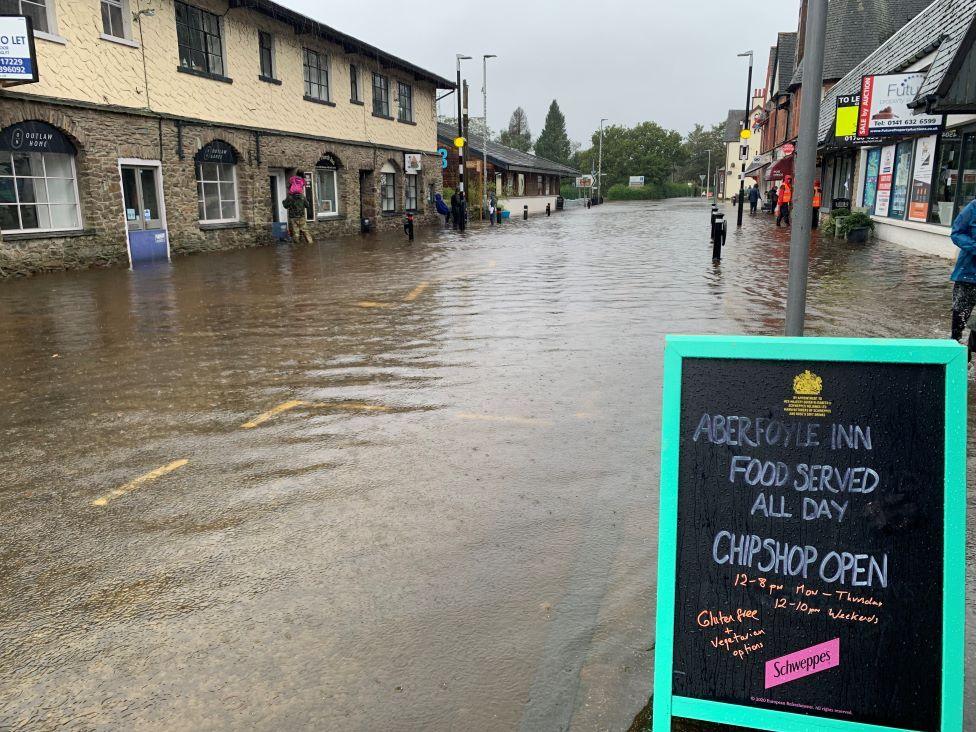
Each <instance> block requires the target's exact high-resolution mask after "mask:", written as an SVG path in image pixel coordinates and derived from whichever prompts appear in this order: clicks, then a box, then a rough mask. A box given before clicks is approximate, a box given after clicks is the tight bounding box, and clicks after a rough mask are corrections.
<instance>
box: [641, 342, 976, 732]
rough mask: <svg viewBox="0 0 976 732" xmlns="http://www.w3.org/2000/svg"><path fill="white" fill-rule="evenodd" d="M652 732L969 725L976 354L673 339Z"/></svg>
mask: <svg viewBox="0 0 976 732" xmlns="http://www.w3.org/2000/svg"><path fill="white" fill-rule="evenodd" d="M663 414H664V432H663V450H662V472H661V529H660V558H659V569H658V617H657V638H656V657H655V678H654V729H655V730H660V731H662V732H665V731H667V730H670V729H671V719H672V717H684V718H691V719H700V720H708V721H712V722H718V723H726V724H735V725H741V726H744V727H750V728H755V729H766V730H786V731H792V732H799V731H800V730H810V729H817V730H836V731H837V732H845V731H851V732H853V731H860V732H868V731H871V730H874V731H880V730H889V731H891V730H923V731H925V732H942V731H945V730H953V731H957V730H961V729H962V690H963V637H964V629H963V625H964V612H965V602H964V592H965V559H964V557H965V510H966V507H965V498H966V476H965V469H966V465H965V448H966V437H965V432H966V349H965V348H963V347H962V346H960V345H959V344H958V343H955V342H952V341H936V340H910V341H898V340H866V339H835V338H829V339H826V338H750V337H693V336H669V337H668V340H667V347H666V351H665V395H664V412H663Z"/></svg>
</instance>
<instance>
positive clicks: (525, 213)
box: [522, 204, 529, 221]
mask: <svg viewBox="0 0 976 732" xmlns="http://www.w3.org/2000/svg"><path fill="white" fill-rule="evenodd" d="M528 220H529V206H528V204H526V205H525V206H522V221H528Z"/></svg>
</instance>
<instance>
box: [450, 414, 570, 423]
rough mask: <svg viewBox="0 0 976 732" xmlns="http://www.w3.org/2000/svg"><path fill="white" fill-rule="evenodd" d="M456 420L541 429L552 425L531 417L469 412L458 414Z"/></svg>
mask: <svg viewBox="0 0 976 732" xmlns="http://www.w3.org/2000/svg"><path fill="white" fill-rule="evenodd" d="M457 416H458V419H473V420H477V421H479V422H509V423H511V424H531V425H538V426H541V427H547V426H551V425H552V421H551V420H548V419H535V418H533V417H503V416H498V415H494V414H472V413H470V412H458V414H457Z"/></svg>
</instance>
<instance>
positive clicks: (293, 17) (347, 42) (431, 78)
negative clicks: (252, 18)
mask: <svg viewBox="0 0 976 732" xmlns="http://www.w3.org/2000/svg"><path fill="white" fill-rule="evenodd" d="M228 5H229V7H230V8H245V9H247V10H254V11H256V12H258V13H261V14H262V15H266V16H267V17H269V18H274V19H275V20H278V21H280V22H282V23H287V24H288V25H290V26H291V27H292V28H293V29H294V30H295V33H296V34H300V33H308V34H309V35H313V36H318V37H319V38H324V39H326V40H327V41H331V42H332V43H335V44H338V45H340V46H342V48H343V50H345V52H346V53H358V54H361V55H363V56H366V57H367V58H371V59H375V60H377V61H379V62H380V63H381V64H383V66H384V67H390V68H395V69H400V70H401V71H404V72H406V73H408V74H412V75H413V77H414V78H415V79H417V80H418V81H427V82H430V83H432V84H435V85H436V86H437V88H438V89H454V88H455V87H457V84H456V83H455V82H453V81H450V80H449V79H445V78H444V77H443V76H439V75H438V74H435V73H433V72H431V71H427V70H426V69H422V68H420V67H419V66H416V65H415V64H412V63H410V62H409V61H405V60H404V59H402V58H399V57H398V56H394V55H393V54H391V53H387V52H386V51H383V50H381V49H379V48H377V47H376V46H372V45H370V44H369V43H366V42H365V41H361V40H359V39H358V38H353V37H352V36H350V35H347V34H346V33H343V32H342V31H339V30H336V29H335V28H332V27H331V26H328V25H325V24H324V23H320V22H318V21H317V20H314V19H312V18H309V17H308V16H307V15H302V14H301V13H299V12H296V11H294V10H292V9H291V8H288V7H285V6H284V5H282V4H280V3H276V2H272V1H271V0H229V2H228Z"/></svg>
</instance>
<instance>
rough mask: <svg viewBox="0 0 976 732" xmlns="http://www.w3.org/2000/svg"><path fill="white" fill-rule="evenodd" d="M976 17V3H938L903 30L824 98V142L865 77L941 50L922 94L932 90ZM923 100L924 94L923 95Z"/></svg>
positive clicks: (958, 0) (942, 0)
mask: <svg viewBox="0 0 976 732" xmlns="http://www.w3.org/2000/svg"><path fill="white" fill-rule="evenodd" d="M974 17H976V0H935V2H933V3H932V4H931V5H929V6H928V7H927V8H926V9H925V10H923V11H922V12H921V13H919V15H918V16H917V17H916V18H915V19H914V20H913V21H912V22H911V23H909V24H907V25H905V26H903V27H902V28H901V29H900V30H899V31H898V32H896V33H895V34H894V35H893V36H892V37H891V38H889V39H888V40H887V41H886V42H885V43H884V44H882V45H881V46H880V47H879V48H878V49H877V50H876V51H875V52H874V53H872V54H871V55H870V56H868V57H867V58H866V59H864V60H863V61H862V62H861V63H859V64H858V65H857V66H855V67H854V68H853V69H851V71H850V72H848V73H847V74H846V75H845V76H844V78H843V79H841V80H840V81H838V82H837V83H836V84H835V85H834V86H833V87H831V89H830V91H828V92H827V94H826V95H825V96H824V98H823V101H822V102H821V106H820V127H819V133H820V141H821V142H824V141H825V140H826V139H827V137H828V135H829V134H830V128H831V126H832V125H833V121H834V109H835V106H836V104H835V102H836V99H837V97H838V96H840V95H842V94H857V93H859V92H860V90H861V77H862V76H864V75H866V74H886V73H892V72H897V71H901V70H902V69H904V68H905V67H906V66H910V65H911V64H913V63H915V62H916V61H918V60H919V59H921V58H923V57H924V56H926V55H927V54H929V53H931V52H932V51H935V50H936V49H939V53H938V54H937V56H936V59H935V61H934V62H933V64H932V67H931V68H930V70H929V73H928V77H926V80H925V82H924V83H923V85H922V93H925V90H926V89H927V88H933V89H934V88H935V87H934V86H931V87H930V79H932V81H933V83H935V85H936V86H937V85H938V84H937V81H936V80H941V79H942V77H944V75H945V71H946V68H947V67H948V63H949V59H948V58H947V57H951V56H955V50H952V49H958V48H959V45H960V43H961V40H962V37H963V36H964V35H965V34H966V30H967V29H968V28H969V26H970V24H971V23H972V22H973V18H974ZM920 98H921V94H920Z"/></svg>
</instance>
